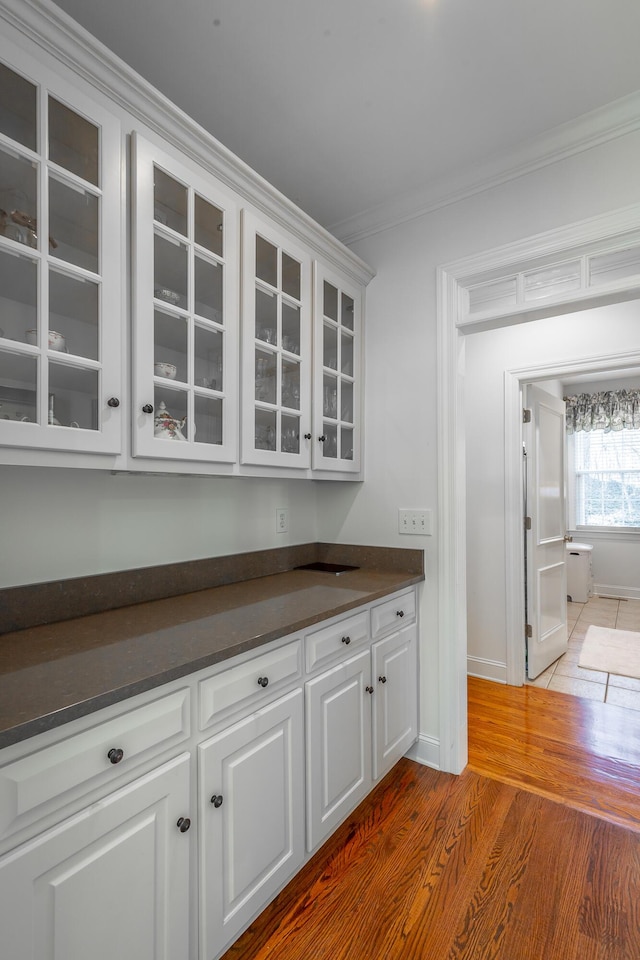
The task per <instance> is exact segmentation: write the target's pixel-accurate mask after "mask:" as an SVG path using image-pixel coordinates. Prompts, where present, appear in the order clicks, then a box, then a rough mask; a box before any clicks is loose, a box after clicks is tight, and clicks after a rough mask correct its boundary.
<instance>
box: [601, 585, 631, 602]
mask: <svg viewBox="0 0 640 960" xmlns="http://www.w3.org/2000/svg"><path fill="white" fill-rule="evenodd" d="M593 592H594V594H595V595H596V596H598V597H613V598H614V599H616V600H640V587H620V586H618V585H617V584H613V583H594V585H593Z"/></svg>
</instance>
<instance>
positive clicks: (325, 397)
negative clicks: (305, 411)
mask: <svg viewBox="0 0 640 960" xmlns="http://www.w3.org/2000/svg"><path fill="white" fill-rule="evenodd" d="M323 388H324V389H323V394H322V416H323V417H336V416H337V415H338V382H337V380H336V378H335V377H328V376H327V375H326V374H325V376H324V378H323Z"/></svg>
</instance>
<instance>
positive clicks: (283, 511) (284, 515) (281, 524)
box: [276, 507, 289, 533]
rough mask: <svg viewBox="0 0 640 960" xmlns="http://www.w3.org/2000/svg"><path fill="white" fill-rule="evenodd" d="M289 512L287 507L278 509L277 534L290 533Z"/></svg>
mask: <svg viewBox="0 0 640 960" xmlns="http://www.w3.org/2000/svg"><path fill="white" fill-rule="evenodd" d="M288 531H289V511H288V510H287V508H286V507H277V508H276V533H288Z"/></svg>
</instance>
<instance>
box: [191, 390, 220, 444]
mask: <svg viewBox="0 0 640 960" xmlns="http://www.w3.org/2000/svg"><path fill="white" fill-rule="evenodd" d="M194 406H195V417H196V422H195V431H194V432H195V439H196V440H197V442H198V443H217V444H221V443H222V400H221V399H220V398H219V397H205V396H199V395H196V397H195V400H194Z"/></svg>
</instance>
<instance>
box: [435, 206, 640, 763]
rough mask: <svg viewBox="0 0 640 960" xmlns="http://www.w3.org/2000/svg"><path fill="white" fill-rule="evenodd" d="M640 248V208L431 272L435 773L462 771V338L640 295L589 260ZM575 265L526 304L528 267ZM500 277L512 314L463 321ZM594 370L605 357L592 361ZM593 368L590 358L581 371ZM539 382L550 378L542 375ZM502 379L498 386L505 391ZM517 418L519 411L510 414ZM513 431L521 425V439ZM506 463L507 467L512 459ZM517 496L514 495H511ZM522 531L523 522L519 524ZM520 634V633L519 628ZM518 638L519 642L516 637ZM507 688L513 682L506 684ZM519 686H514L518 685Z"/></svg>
mask: <svg viewBox="0 0 640 960" xmlns="http://www.w3.org/2000/svg"><path fill="white" fill-rule="evenodd" d="M630 247H636V248H638V249H640V204H634V205H633V206H630V207H625V208H623V209H622V210H618V211H614V212H613V213H609V214H605V215H603V216H600V217H594V218H590V219H588V220H583V221H581V222H579V223H575V224H572V225H569V226H565V227H561V228H559V229H557V230H553V231H550V232H548V233H544V234H538V235H536V236H532V237H528V238H526V239H525V240H520V241H517V242H514V243H512V244H506V245H505V246H502V247H498V248H495V249H493V250H489V251H485V252H483V253H481V254H479V255H475V256H471V257H466V258H464V259H462V260H458V261H455V262H453V263H450V264H447V265H444V266H441V267H438V270H437V305H436V321H437V398H438V421H437V429H438V446H437V449H438V559H437V565H438V661H439V666H438V680H439V690H440V698H439V701H440V705H439V718H438V719H439V746H440V755H439V760H440V762H439V767H440V769H441V770H446V771H448V772H451V773H461V772H462V770H463V769H464V767H465V766H466V763H467V756H468V752H467V624H466V607H467V588H466V559H467V558H466V471H465V415H464V372H465V334H466V333H469V332H471V331H480V330H482V329H492V328H495V327H496V326H507V325H512V324H514V323H521V322H523V321H527V320H536V319H539V318H542V317H549V316H557V315H559V314H562V313H573V312H576V311H578V310H581V309H588V308H591V307H595V306H604V305H607V304H610V303H614V302H619V301H624V300H631V299H635V298H637V297H638V296H640V273H636V274H633V273H630V274H629V275H628V276H627V277H624V278H622V279H620V280H616V281H612V282H609V283H607V284H599V285H598V286H595V285H592V283H591V280H590V275H589V270H588V267H589V262H590V258H591V257H594V256H598V255H600V254H603V253H607V252H611V251H612V250H620V249H628V248H630ZM572 258H573V259H575V258H579V259H580V260H581V264H582V268H581V283H580V287H579V289H577V290H574V291H571V292H570V293H568V294H565V295H556V296H549V297H546V298H545V299H544V300H542V301H540V300H538V301H534V302H533V303H523V302H522V300H521V294H522V289H523V283H522V278H523V276H524V273H525V272H526V271H527V270H528V269H534V268H536V267H537V268H539V267H540V266H541V265H549V264H552V263H558V262H566V261H569V260H571V259H572ZM500 277H509V278H513V279H514V284H516V286H517V289H518V291H519V302H518V303H517V304H516V305H515V306H507V307H500V308H499V307H496V308H495V309H494V310H487V311H485V312H484V313H483V314H480V315H476V316H475V317H474V316H470V311H469V303H470V299H469V291H470V290H472V289H473V288H474V287H477V286H478V285H479V284H483V283H485V284H489V283H491V282H492V281H495V280H496V279H497V278H500ZM598 361H599V362H600V364H602V359H601V358H598ZM589 362H592V363H595V362H597V361H596V358H591V360H589V359H587V360H586V361H585V363H587V364H588V363H589ZM545 376H546V377H550V376H552V374H551V373H547V372H546V371H545ZM507 382H508V378H505V393H506V392H507ZM516 388H517V391H518V401H517V404H515V403H513V402H512V401H510V402H509V403H507V402H506V400H505V416H508V418H509V419H508V421H505V423H506V427H505V456H506V445H507V443H511V444H513V437H514V431H515V424H514V422H513V421H514V418H515V417H516V413H517V411H519V409H520V408H521V404H520V394H519V390H520V377H519V376H518V374H517V372H516V373H515V374H514V375H512V377H511V382H510V388H509V390H510V391H512V390H513V389H516ZM517 416H518V417H519V413H518V414H517ZM519 429H520V425H519V424H518V432H519ZM510 462H511V461H510ZM515 486H516V484H514V482H513V478H512V477H511V473H509V482H508V483H507V484H506V489H505V496H506V500H507V502H506V510H507V527H508V533H507V534H506V537H505V539H506V542H505V550H506V551H507V553H506V558H507V564H506V569H507V571H508V574H507V580H508V582H507V583H506V584H505V588H506V597H507V605H508V606H507V618H508V619H507V624H508V629H509V630H510V634H509V635H510V636H511V635H513V636H518V635H517V634H512V627H513V624H514V622H516V623H517V622H518V619H517V618H518V617H519V616H521V617H522V620H520V621H519V622H520V623H522V624H523V623H524V598H523V599H522V607H520V599H519V598H520V594H521V593H523V588H522V586H521V585H520V586H517V587H516V591H515V593H513V594H512V593H511V589H512V587H513V583H512V582H511V573H510V572H511V571H513V570H519V569H520V563H521V559H520V558H521V556H522V555H521V554H520V555H519V557H518V560H517V566H516V565H515V564H514V563H513V562H512V561H513V559H514V558H513V553H514V547H515V544H516V543H517V542H518V539H520V538H521V537H522V530H520V531H519V533H518V535H517V537H516V536H514V533H513V523H514V504H515V503H517V504H518V512H519V510H520V501H521V490H520V489H517V493H516V492H515ZM514 493H516V495H515V497H514ZM518 523H520V520H518ZM517 629H519V628H517ZM518 640H519V636H518ZM508 661H509V662H508V664H507V668H508V676H513V675H514V671H515V670H516V668H517V663H516V659H515V650H510V653H509V655H508ZM508 682H512V681H508ZM517 682H520V681H517Z"/></svg>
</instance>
